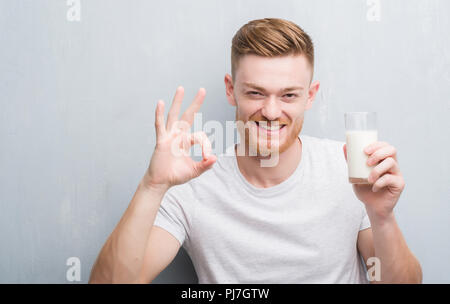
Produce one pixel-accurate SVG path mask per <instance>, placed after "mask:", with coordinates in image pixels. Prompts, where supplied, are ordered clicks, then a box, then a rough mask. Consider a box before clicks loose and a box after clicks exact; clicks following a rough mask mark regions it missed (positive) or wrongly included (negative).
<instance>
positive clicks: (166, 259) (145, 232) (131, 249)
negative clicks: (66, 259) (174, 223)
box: [89, 87, 216, 283]
mask: <svg viewBox="0 0 450 304" xmlns="http://www.w3.org/2000/svg"><path fill="white" fill-rule="evenodd" d="M183 93H184V90H183V88H182V87H179V88H178V89H177V93H176V94H175V97H174V100H173V102H172V107H171V108H170V111H169V114H168V118H167V125H165V124H164V103H163V102H158V105H157V107H156V111H155V129H156V147H155V151H154V152H153V155H152V158H151V161H150V165H149V167H148V169H147V172H146V173H145V175H144V177H143V179H142V181H141V182H140V183H139V186H138V188H137V190H136V193H135V194H134V196H133V199H132V200H131V202H130V204H129V205H128V208H127V210H126V211H125V213H124V215H123V216H122V218H121V219H120V221H119V223H118V224H117V226H116V227H115V229H114V231H113V232H112V233H111V235H110V236H109V238H108V239H107V241H106V242H105V244H104V246H103V248H102V250H101V252H100V254H99V255H98V257H97V259H96V261H95V263H94V266H93V268H92V271H91V276H90V279H89V283H144V282H150V281H152V280H153V279H154V278H155V277H156V276H157V275H158V274H159V273H160V272H161V271H162V270H163V269H164V268H165V267H166V266H167V265H168V264H169V263H170V262H171V261H172V260H173V258H174V257H175V255H176V253H177V252H178V250H179V248H180V246H181V244H180V243H179V242H178V241H177V240H176V239H175V237H173V236H172V235H170V233H168V232H166V231H165V230H163V229H161V228H158V227H154V226H153V223H154V221H155V217H156V214H157V212H158V209H159V206H160V204H161V201H162V199H163V197H164V195H165V193H166V192H167V190H168V189H169V188H170V187H172V186H174V185H179V184H183V183H186V182H187V181H189V180H191V179H193V178H195V177H197V176H199V175H200V174H202V173H203V172H205V171H206V170H208V169H210V168H211V167H212V166H213V164H214V163H215V161H216V157H215V156H214V155H212V154H211V143H210V142H209V140H208V137H207V136H206V134H205V133H204V132H198V133H194V134H190V133H188V130H189V129H190V127H191V125H192V123H193V120H194V114H195V113H196V112H197V111H198V109H199V108H200V106H201V104H202V102H203V99H204V97H205V91H204V90H202V89H200V90H199V92H198V93H197V95H196V97H195V99H194V101H193V102H192V104H191V105H190V106H189V107H188V108H187V110H186V111H185V112H184V114H183V116H182V117H181V120H178V113H179V110H180V107H181V101H182V99H183ZM194 144H200V145H201V146H202V156H203V160H202V161H199V162H195V161H194V160H192V159H191V158H190V156H189V155H188V153H187V152H188V151H189V150H190V148H191V147H192V146H193V145H194Z"/></svg>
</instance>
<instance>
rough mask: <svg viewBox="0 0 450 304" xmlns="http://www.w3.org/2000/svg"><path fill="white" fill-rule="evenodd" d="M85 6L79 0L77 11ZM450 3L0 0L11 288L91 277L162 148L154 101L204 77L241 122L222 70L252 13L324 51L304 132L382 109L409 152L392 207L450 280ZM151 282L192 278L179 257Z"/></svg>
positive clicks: (383, 126)
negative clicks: (293, 27)
mask: <svg viewBox="0 0 450 304" xmlns="http://www.w3.org/2000/svg"><path fill="white" fill-rule="evenodd" d="M77 2H79V3H80V6H79V7H77V5H78V4H77ZM449 14H450V2H449V1H446V0H428V1H423V0H414V1H412V0H403V1H400V0H395V1H394V0H389V1H387V0H379V1H375V0H368V1H366V0H351V1H349V0H345V1H344V0H341V1H335V0H321V1H312V0H311V1H299V0H294V1H256V0H254V1H235V0H228V1H207V0H204V1H158V2H157V1H143V0H139V1H138V0H134V1H118V0H81V1H75V0H69V1H54V0H47V1H44V0H36V1H31V0H28V1H26V0H10V1H7V0H0V147H1V148H0V283H64V282H68V281H67V277H66V272H67V270H68V269H69V266H67V265H66V262H67V259H68V258H69V257H77V258H78V259H79V261H80V262H81V276H80V279H81V282H87V281H88V278H89V272H90V269H91V267H92V264H93V262H94V260H95V258H96V256H97V254H98V252H99V250H100V249H101V246H102V245H103V243H104V241H105V240H106V238H107V237H108V235H109V234H110V232H111V231H112V229H113V228H114V227H115V225H116V223H117V222H118V220H119V219H120V217H121V215H122V213H123V212H124V211H125V209H126V207H127V205H128V203H129V201H130V199H131V197H132V195H133V193H134V191H135V189H136V186H137V183H138V181H139V180H140V178H141V177H142V175H143V173H144V171H145V169H146V167H147V165H148V161H149V159H150V156H151V152H152V150H153V145H154V140H155V135H154V129H153V125H154V120H153V119H154V107H155V104H156V101H157V100H158V99H160V98H162V99H164V100H165V101H166V102H169V101H170V100H171V98H172V96H173V93H174V91H175V89H176V87H177V86H178V85H183V86H184V87H185V89H186V98H185V101H186V102H185V104H184V106H183V108H185V107H186V105H187V104H188V102H187V101H189V102H190V101H191V100H192V98H193V96H194V95H195V93H196V90H197V89H198V88H199V87H201V86H203V87H205V88H206V90H207V97H206V99H205V103H204V105H203V107H202V113H203V119H204V121H207V120H218V121H221V122H225V121H226V120H233V118H234V109H233V108H232V107H231V106H229V105H228V103H227V101H226V98H225V90H224V84H223V77H224V75H225V73H227V72H228V73H229V72H230V59H229V57H230V43H231V38H232V36H233V35H234V33H235V32H236V30H237V29H238V28H239V27H240V26H242V25H243V24H244V23H246V22H248V21H249V20H251V19H256V18H263V17H279V18H285V19H289V20H292V21H294V22H296V23H297V24H299V25H300V26H301V27H303V28H304V29H305V30H306V31H307V32H308V33H309V34H310V35H311V36H312V38H313V40H314V42H315V46H316V74H315V78H316V79H317V80H320V81H321V84H322V85H321V89H320V93H319V95H318V98H317V100H316V102H315V104H314V106H313V108H312V109H311V110H310V111H309V112H307V113H306V118H305V119H306V121H305V125H304V129H303V132H304V133H305V134H309V135H312V136H318V137H328V138H331V139H337V140H345V137H344V125H343V113H344V112H345V111H376V112H378V116H379V137H380V139H381V140H385V141H388V142H389V143H391V144H392V145H394V146H395V147H397V149H398V158H399V164H400V167H401V170H402V172H403V175H404V177H405V181H406V188H405V190H404V192H403V194H402V197H401V199H400V201H399V203H398V205H397V207H396V214H397V219H398V222H399V224H400V227H401V229H402V231H403V233H404V235H405V237H406V240H407V242H408V245H409V246H410V248H411V249H412V251H413V252H414V253H415V254H416V255H417V257H418V258H419V260H420V261H421V263H422V267H423V272H424V282H427V283H442V282H447V283H448V282H449V281H450V261H449V259H448V257H449V256H450V243H449V242H448V240H449V237H448V235H449V233H450V220H449V215H450V207H449V197H450V189H449V185H450V178H449V175H448V172H449V170H450V168H449V159H448V155H449V154H450V153H449V152H450V143H449V134H448V130H449V129H450V123H449V117H450V39H449V38H448V37H450V21H449ZM155 282H159V283H161V282H175V283H178V282H196V275H195V272H194V270H193V268H192V265H191V263H190V260H189V257H188V256H187V255H186V254H185V252H184V251H181V252H180V254H179V255H178V256H177V258H176V259H175V261H174V262H173V263H172V264H171V265H170V266H169V267H168V269H166V270H165V271H164V272H163V273H162V274H161V275H160V276H159V277H158V278H157V279H156V280H155Z"/></svg>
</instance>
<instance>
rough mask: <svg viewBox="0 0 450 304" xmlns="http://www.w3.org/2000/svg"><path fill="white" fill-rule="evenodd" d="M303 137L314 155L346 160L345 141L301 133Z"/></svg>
mask: <svg viewBox="0 0 450 304" xmlns="http://www.w3.org/2000/svg"><path fill="white" fill-rule="evenodd" d="M301 139H302V140H303V139H304V141H305V146H306V147H307V149H309V152H310V153H311V154H312V155H317V157H321V158H322V160H324V159H333V160H336V159H339V160H344V162H345V157H344V150H343V147H344V144H345V142H344V141H340V140H335V139H330V138H321V137H314V136H309V135H301Z"/></svg>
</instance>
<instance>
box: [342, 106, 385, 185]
mask: <svg viewBox="0 0 450 304" xmlns="http://www.w3.org/2000/svg"><path fill="white" fill-rule="evenodd" d="M344 117H345V138H346V146H347V167H348V181H349V182H350V183H352V184H370V183H369V182H368V181H367V178H368V177H369V174H370V172H371V171H372V169H373V167H374V166H376V164H375V165H373V166H368V165H367V158H368V155H367V154H366V153H365V152H364V148H365V147H367V146H368V145H370V144H372V143H374V142H376V141H377V140H378V132H377V122H376V119H377V113H376V112H347V113H345V114H344Z"/></svg>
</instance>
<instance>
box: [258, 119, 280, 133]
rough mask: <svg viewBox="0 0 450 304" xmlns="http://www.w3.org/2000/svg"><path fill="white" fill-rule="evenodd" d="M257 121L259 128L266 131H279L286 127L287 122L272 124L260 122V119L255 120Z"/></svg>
mask: <svg viewBox="0 0 450 304" xmlns="http://www.w3.org/2000/svg"><path fill="white" fill-rule="evenodd" d="M255 123H256V125H257V126H258V128H260V129H262V130H265V131H266V132H277V131H280V130H281V129H283V128H284V127H286V125H285V124H277V125H273V126H272V125H271V124H268V123H265V124H259V121H255Z"/></svg>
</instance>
